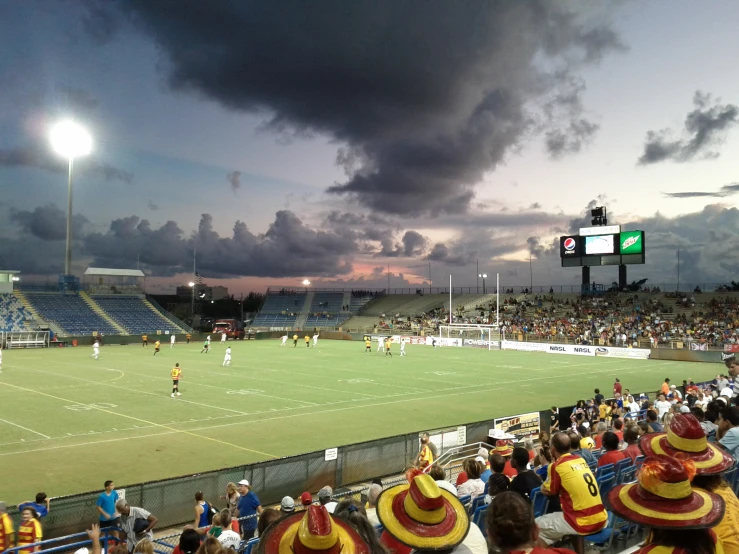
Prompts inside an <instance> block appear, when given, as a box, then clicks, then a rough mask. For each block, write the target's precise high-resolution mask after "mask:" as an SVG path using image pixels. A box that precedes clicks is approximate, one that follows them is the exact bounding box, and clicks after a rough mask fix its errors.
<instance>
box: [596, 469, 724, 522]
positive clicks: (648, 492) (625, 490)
mask: <svg viewBox="0 0 739 554" xmlns="http://www.w3.org/2000/svg"><path fill="white" fill-rule="evenodd" d="M694 475H695V466H694V464H693V462H692V461H690V459H685V460H678V459H676V458H669V457H667V456H659V457H654V458H647V459H646V460H645V461H644V465H643V466H642V467H641V469H640V470H639V474H638V476H637V479H638V483H631V484H628V485H619V486H617V487H614V488H613V489H611V491H610V492H609V493H608V496H607V497H606V499H605V503H606V507H607V508H608V509H609V510H611V511H613V512H615V513H616V514H618V515H619V516H621V517H622V518H624V519H626V520H628V521H632V522H634V523H638V524H639V525H646V526H648V527H654V528H657V529H675V528H679V529H702V528H705V527H713V526H714V525H716V524H717V523H718V522H719V521H721V519H722V518H723V517H724V500H723V499H722V498H721V497H720V496H719V495H717V494H713V493H710V492H706V491H702V490H698V489H693V488H692V487H691V486H690V481H691V478H692V477H693V476H694Z"/></svg>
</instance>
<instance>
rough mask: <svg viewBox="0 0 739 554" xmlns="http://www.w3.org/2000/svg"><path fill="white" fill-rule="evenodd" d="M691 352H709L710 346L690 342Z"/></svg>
mask: <svg viewBox="0 0 739 554" xmlns="http://www.w3.org/2000/svg"><path fill="white" fill-rule="evenodd" d="M689 344H690V349H691V350H708V344H706V343H705V342H690V343H689Z"/></svg>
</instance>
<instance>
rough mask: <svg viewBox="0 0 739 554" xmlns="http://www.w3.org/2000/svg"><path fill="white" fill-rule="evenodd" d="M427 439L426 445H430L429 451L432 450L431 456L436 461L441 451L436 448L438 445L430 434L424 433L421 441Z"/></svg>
mask: <svg viewBox="0 0 739 554" xmlns="http://www.w3.org/2000/svg"><path fill="white" fill-rule="evenodd" d="M424 439H426V444H427V445H428V447H429V449H430V450H431V455H432V456H433V457H434V460H435V459H436V458H438V457H439V451H438V449H437V448H436V445H435V444H434V443H433V441H432V440H431V437H429V434H428V433H424V434H423V435H421V441H423V440H424Z"/></svg>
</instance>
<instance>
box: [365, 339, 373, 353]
mask: <svg viewBox="0 0 739 554" xmlns="http://www.w3.org/2000/svg"><path fill="white" fill-rule="evenodd" d="M368 352H369V353H370V354H372V339H371V338H370V337H364V353H365V354H367V353H368Z"/></svg>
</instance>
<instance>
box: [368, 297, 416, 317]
mask: <svg viewBox="0 0 739 554" xmlns="http://www.w3.org/2000/svg"><path fill="white" fill-rule="evenodd" d="M415 298H417V296H416V295H415V294H386V295H383V296H380V297H379V298H377V299H376V300H374V301H372V302H369V303H367V305H366V306H365V307H364V309H363V310H361V312H360V313H361V314H362V315H375V316H379V315H380V314H386V315H388V316H389V315H390V314H393V315H395V313H396V312H397V308H398V307H400V306H402V305H403V304H405V303H406V302H410V301H411V300H413V299H415Z"/></svg>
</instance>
